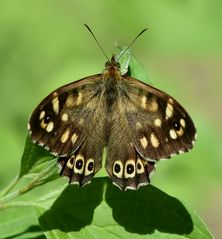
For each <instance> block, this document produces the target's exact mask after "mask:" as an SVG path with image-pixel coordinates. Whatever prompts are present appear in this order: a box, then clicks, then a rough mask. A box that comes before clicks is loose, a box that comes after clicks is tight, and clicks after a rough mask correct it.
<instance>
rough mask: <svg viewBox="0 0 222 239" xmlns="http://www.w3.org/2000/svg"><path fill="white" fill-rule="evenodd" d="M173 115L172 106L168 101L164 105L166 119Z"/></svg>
mask: <svg viewBox="0 0 222 239" xmlns="http://www.w3.org/2000/svg"><path fill="white" fill-rule="evenodd" d="M172 115H173V106H172V105H171V104H170V103H167V107H166V119H169V118H171V117H172Z"/></svg>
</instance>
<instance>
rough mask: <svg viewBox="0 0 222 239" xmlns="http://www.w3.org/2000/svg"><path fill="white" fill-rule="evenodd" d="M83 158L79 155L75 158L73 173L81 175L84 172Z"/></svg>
mask: <svg viewBox="0 0 222 239" xmlns="http://www.w3.org/2000/svg"><path fill="white" fill-rule="evenodd" d="M84 163H85V162H84V157H83V155H81V154H78V155H77V156H76V160H75V167H74V173H79V174H82V173H83V170H84Z"/></svg>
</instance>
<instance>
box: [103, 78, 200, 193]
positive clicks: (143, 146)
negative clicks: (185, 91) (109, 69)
mask: <svg viewBox="0 0 222 239" xmlns="http://www.w3.org/2000/svg"><path fill="white" fill-rule="evenodd" d="M113 107H114V110H113V112H115V113H114V114H113V115H112V120H111V122H110V127H111V130H110V140H109V143H108V160H107V164H106V169H107V172H108V174H109V175H110V177H111V178H112V180H113V182H114V183H115V184H117V185H118V186H119V187H120V188H121V189H123V190H126V189H128V188H130V189H137V188H138V187H139V186H141V185H144V184H147V183H148V182H149V175H150V173H151V172H152V171H153V169H154V163H155V162H156V161H158V160H159V159H162V158H169V157H170V156H171V155H173V154H177V153H179V152H183V151H187V150H188V149H190V148H192V144H193V141H194V138H195V132H196V130H195V127H194V124H193V122H192V120H191V118H190V117H189V115H188V114H187V112H186V111H185V110H184V109H183V107H182V106H181V105H180V104H179V103H178V102H177V101H176V100H174V99H173V98H172V97H170V96H169V95H167V94H166V93H164V92H162V91H160V90H157V89H155V88H153V87H151V86H149V85H146V84H144V83H142V82H140V81H138V80H136V79H133V78H130V77H126V78H124V77H123V80H122V82H121V84H120V85H119V88H118V96H117V99H116V103H115V105H114V106H113Z"/></svg>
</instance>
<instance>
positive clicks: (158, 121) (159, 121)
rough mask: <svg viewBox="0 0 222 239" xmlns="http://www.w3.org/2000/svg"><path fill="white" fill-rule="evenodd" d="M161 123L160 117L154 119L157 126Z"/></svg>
mask: <svg viewBox="0 0 222 239" xmlns="http://www.w3.org/2000/svg"><path fill="white" fill-rule="evenodd" d="M161 124H162V121H161V119H158V118H157V119H155V120H154V125H155V126H156V127H160V126H161Z"/></svg>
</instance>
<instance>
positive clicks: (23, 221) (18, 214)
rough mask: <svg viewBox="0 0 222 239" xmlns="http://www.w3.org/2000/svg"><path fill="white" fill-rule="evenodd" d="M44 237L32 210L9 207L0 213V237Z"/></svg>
mask: <svg viewBox="0 0 222 239" xmlns="http://www.w3.org/2000/svg"><path fill="white" fill-rule="evenodd" d="M9 237H10V238H12V237H13V238H20V239H21V238H24V239H25V238H26V239H27V238H37V237H38V238H45V236H44V234H43V232H42V231H41V228H40V226H39V224H38V220H37V218H36V214H35V211H34V210H30V208H10V209H7V210H2V211H1V213H0V238H9Z"/></svg>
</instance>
